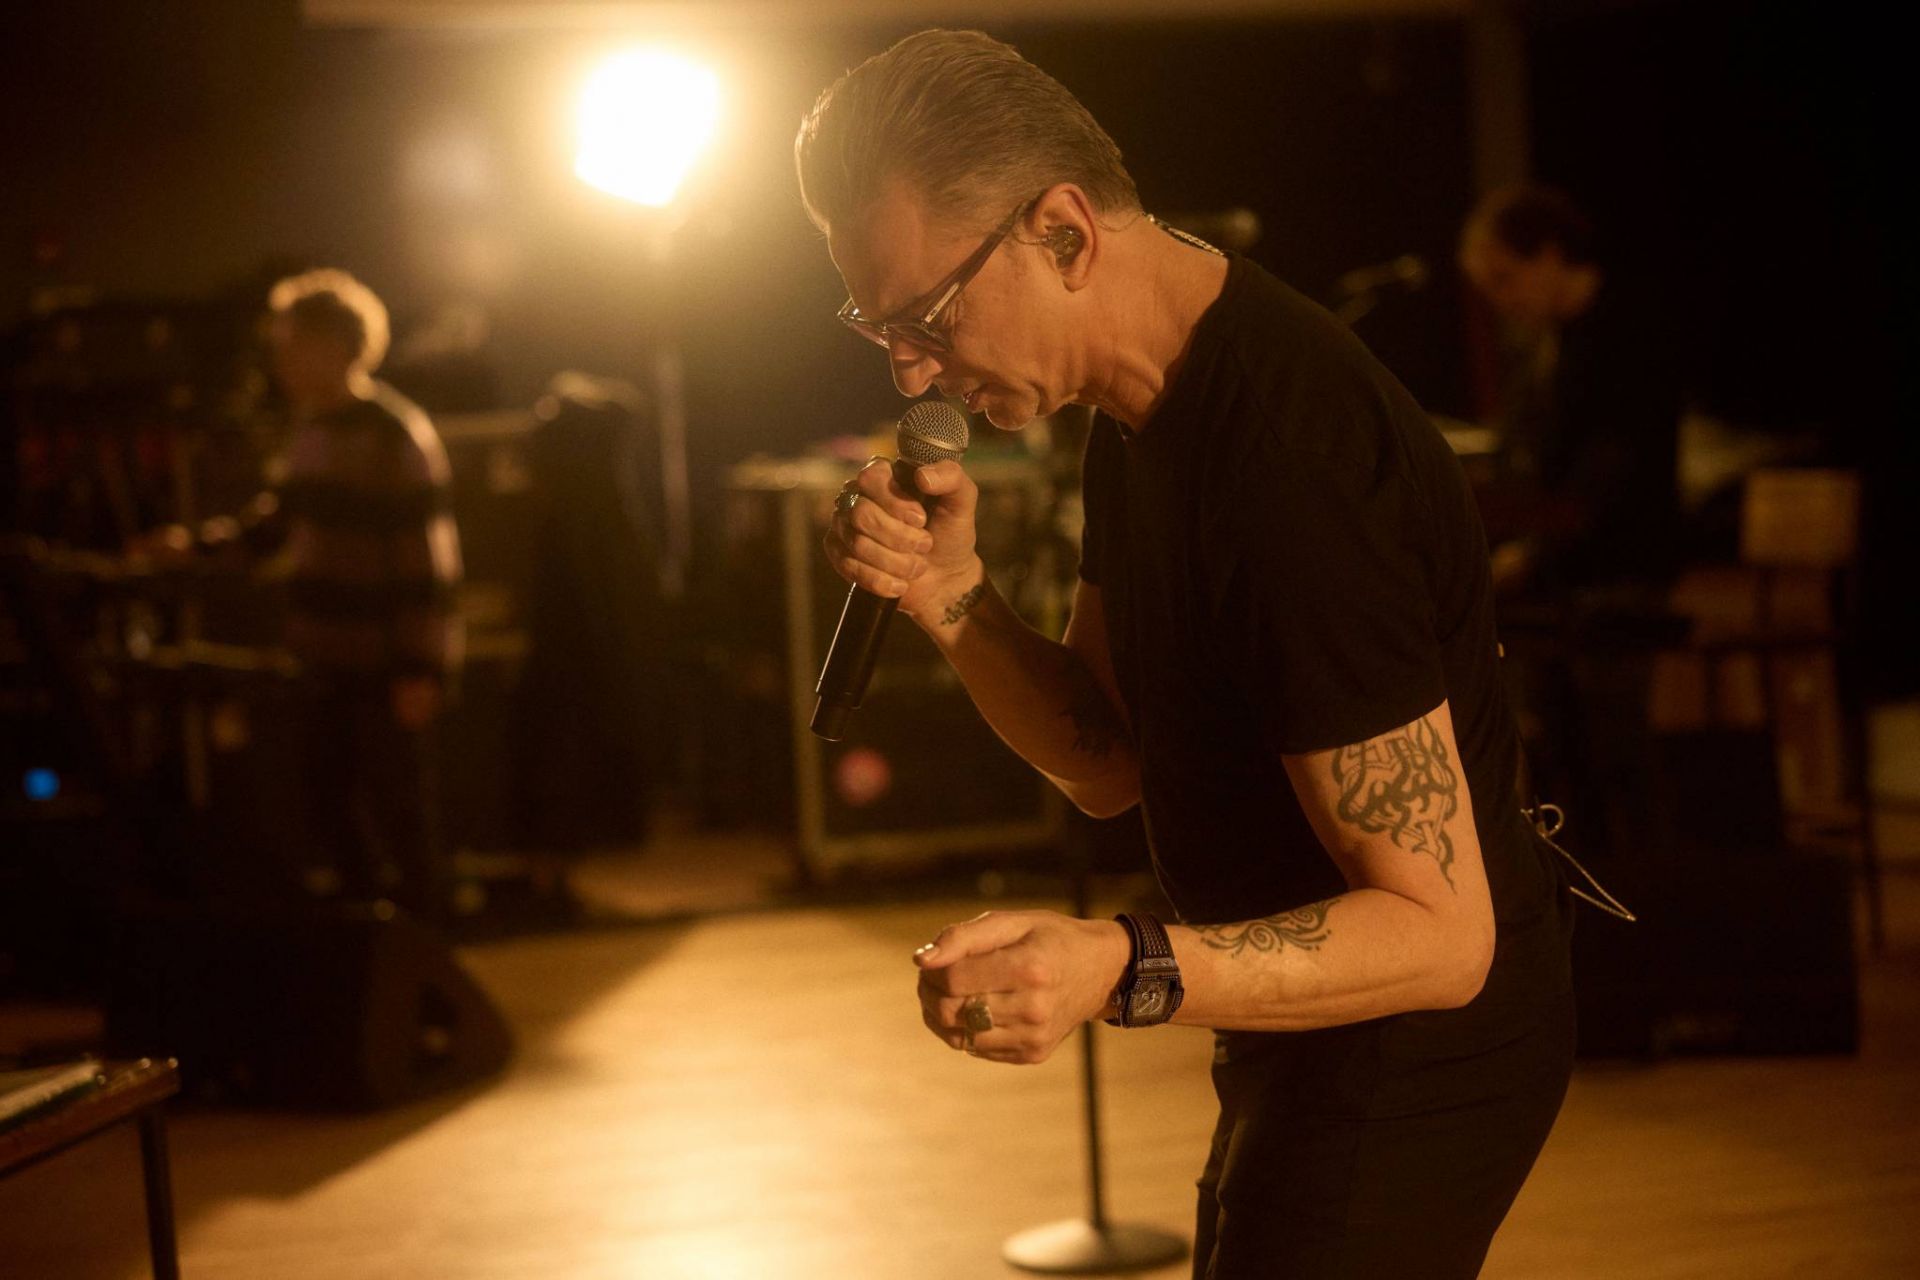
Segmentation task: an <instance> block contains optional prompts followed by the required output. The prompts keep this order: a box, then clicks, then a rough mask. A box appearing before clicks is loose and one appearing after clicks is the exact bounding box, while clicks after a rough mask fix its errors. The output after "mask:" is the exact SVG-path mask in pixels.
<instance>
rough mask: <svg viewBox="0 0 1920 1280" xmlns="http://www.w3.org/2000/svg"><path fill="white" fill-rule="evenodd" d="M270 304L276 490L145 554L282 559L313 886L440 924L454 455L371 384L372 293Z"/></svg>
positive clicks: (334, 274)
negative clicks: (279, 410) (285, 416)
mask: <svg viewBox="0 0 1920 1280" xmlns="http://www.w3.org/2000/svg"><path fill="white" fill-rule="evenodd" d="M268 306H269V316H268V324H267V333H268V340H269V344H270V349H271V354H272V360H273V371H274V375H275V377H276V378H277V380H278V381H279V383H280V386H281V388H282V389H283V391H284V392H285V394H286V397H287V401H288V405H289V407H290V409H291V411H292V418H293V424H292V433H291V436H290V438H289V440H288V442H287V446H286V448H285V450H284V451H283V453H282V454H281V456H280V457H279V458H277V459H276V460H275V462H274V464H273V465H272V467H271V469H270V476H271V484H270V487H269V488H268V489H267V490H266V491H265V492H263V493H261V494H260V495H259V496H258V497H256V498H255V499H254V500H253V502H252V503H250V504H249V505H248V507H247V508H246V510H245V511H243V512H242V513H240V514H239V515H238V516H223V517H216V518H215V519H212V520H209V521H207V522H205V524H203V525H202V526H201V527H200V528H199V529H198V530H188V529H186V528H182V527H175V528H172V529H168V530H162V531H161V532H160V533H159V534H158V535H155V536H151V537H149V538H148V539H146V540H144V543H143V545H142V547H141V548H140V549H141V550H145V551H147V552H149V553H159V554H161V555H180V554H190V553H193V552H214V553H217V552H222V551H226V552H229V553H231V554H235V555H242V556H249V557H256V558H257V557H267V556H272V557H274V560H275V569H276V571H277V573H278V574H279V575H282V576H284V577H285V579H286V584H287V611H286V632H285V643H286V646H287V648H288V649H289V650H291V651H292V653H293V654H294V656H295V657H297V658H298V659H299V660H300V662H301V665H302V668H303V681H302V683H303V688H304V696H303V698H302V710H303V714H302V716H301V724H300V736H301V740H302V752H301V764H302V768H303V774H304V776H303V778H302V779H301V786H300V792H301V794H302V795H303V796H305V798H306V804H305V812H304V814H302V815H300V816H302V817H304V819H305V822H304V827H305V830H306V832H307V833H308V834H310V836H311V837H312V838H313V839H314V840H315V841H316V843H317V845H318V848H317V850H316V852H318V853H319V855H320V856H321V857H322V858H323V859H324V860H325V861H324V863H323V864H322V865H321V866H319V867H317V868H315V869H314V872H313V873H311V874H310V875H309V882H310V883H309V887H310V888H313V889H317V890H320V891H323V892H331V891H334V890H336V889H337V890H338V891H340V892H343V893H344V894H345V895H346V896H347V897H349V898H353V899H364V900H371V899H376V898H391V899H394V900H397V901H399V902H400V903H401V904H402V905H404V906H406V907H408V908H410V909H412V910H414V911H416V912H418V913H420V914H423V915H425V916H427V917H429V918H431V917H433V916H436V915H438V914H440V912H441V910H442V908H443V907H444V905H445V904H444V899H445V896H446V882H447V880H448V876H447V875H446V871H445V866H444V861H445V860H444V856H443V854H442V850H441V848H440V845H439V837H438V831H437V823H436V821H435V814H434V787H433V780H434V773H433V767H432V760H431V755H430V749H429V738H428V730H429V728H430V726H431V725H432V724H433V722H434V720H435V718H436V717H437V716H438V715H439V713H440V711H441V708H442V706H443V704H444V702H445V700H446V698H447V696H448V694H449V691H450V689H451V687H452V685H453V682H454V680H455V679H456V677H457V675H458V672H459V667H460V661H461V655H462V647H463V635H462V631H461V627H460V622H459V617H458V614H457V613H456V611H455V599H454V596H455V591H456V590H457V588H458V586H459V583H460V577H461V562H460V542H459V535H458V532H457V530H456V529H455V526H454V522H453V515H452V509H451V504H450V496H449V494H450V489H449V486H450V474H449V470H448V465H447V456H446V451H445V449H444V448H443V446H442V445H441V442H440V439H439V437H438V436H437V435H436V434H435V432H434V429H433V426H432V424H431V423H430V422H429V421H428V420H427V417H426V415H425V414H424V413H423V412H422V411H421V410H420V409H419V408H418V407H417V406H415V405H414V404H412V403H411V402H409V401H407V400H406V399H404V398H403V397H401V396H400V395H399V394H398V393H397V392H395V391H393V389H392V388H390V387H388V386H386V385H384V384H383V383H380V382H378V381H376V380H375V379H374V378H373V371H374V370H375V369H376V368H378V367H379V364H380V361H381V358H382V357H383V356H384V355H385V353H386V348H387V335H388V328H387V312H386V308H385V307H384V306H383V305H382V304H381V302H380V299H379V298H378V297H376V296H375V295H374V293H373V291H372V290H370V289H368V288H367V287H366V286H365V285H363V284H361V283H360V282H359V281H358V280H356V279H354V278H353V277H352V276H350V275H348V274H347V273H345V272H343V271H335V270H320V271H312V272H308V273H305V274H302V275H296V276H291V277H289V278H287V279H284V280H282V281H280V282H279V283H278V284H276V285H275V286H274V287H273V290H272V292H271V294H270V295H269V298H268Z"/></svg>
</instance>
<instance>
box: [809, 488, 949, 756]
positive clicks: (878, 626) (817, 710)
mask: <svg viewBox="0 0 1920 1280" xmlns="http://www.w3.org/2000/svg"><path fill="white" fill-rule="evenodd" d="M917 469H918V468H917V467H916V466H915V465H914V464H913V463H911V462H908V461H907V460H906V459H905V458H898V459H895V460H894V463H893V478H894V481H895V482H896V483H897V484H899V486H900V487H901V488H903V489H905V490H906V491H907V492H908V493H911V494H913V495H914V496H915V497H916V498H919V500H920V505H921V507H922V508H923V509H924V508H925V506H926V499H925V498H924V497H923V496H921V494H920V491H919V490H918V489H917V488H916V487H915V486H914V483H913V474H914V472H915V471H916V470H917ZM899 608H900V601H899V599H898V598H897V597H894V596H878V595H875V594H874V593H873V592H871V591H868V590H867V589H866V588H864V587H858V586H856V587H851V588H849V589H848V591H847V603H846V604H845V605H844V606H843V607H842V608H841V610H840V623H839V625H838V626H836V627H835V628H834V630H833V643H832V644H830V645H828V646H827V661H826V665H825V666H823V667H821V669H820V680H819V683H817V684H815V685H814V687H813V692H814V694H815V695H816V696H817V697H818V698H819V701H818V702H816V703H815V704H814V707H813V720H812V722H811V723H810V724H809V725H808V727H809V728H810V729H812V730H813V733H814V736H815V737H819V738H824V739H826V740H827V741H828V742H838V741H840V739H841V738H843V737H845V736H846V732H847V721H848V720H849V719H850V718H851V717H852V715H853V712H854V711H855V710H856V709H857V708H858V707H859V706H860V703H861V701H862V700H863V699H864V698H865V697H866V696H867V684H868V682H869V681H871V680H872V679H873V668H874V666H875V664H876V663H878V662H879V661H880V648H881V646H882V644H883V643H885V641H886V638H887V624H888V623H890V622H892V621H893V615H894V614H895V613H896V612H898V611H899Z"/></svg>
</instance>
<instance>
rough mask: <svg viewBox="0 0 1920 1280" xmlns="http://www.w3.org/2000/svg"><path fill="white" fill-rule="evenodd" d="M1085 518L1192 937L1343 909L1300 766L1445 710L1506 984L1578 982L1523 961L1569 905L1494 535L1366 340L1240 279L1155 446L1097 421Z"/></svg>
mask: <svg viewBox="0 0 1920 1280" xmlns="http://www.w3.org/2000/svg"><path fill="white" fill-rule="evenodd" d="M1085 500H1086V532H1085V536H1084V541H1083V548H1082V557H1081V567H1080V572H1081V576H1082V577H1083V578H1085V579H1086V580H1087V581H1088V582H1089V583H1092V584H1094V585H1096V586H1098V587H1099V588H1100V590H1101V598H1102V601H1103V603H1104V606H1105V613H1106V622H1107V631H1108V639H1109V644H1110V646H1111V649H1112V654H1113V663H1114V668H1115V672H1116V674H1117V676H1118V679H1119V684H1120V690H1121V694H1122V696H1123V698H1124V699H1125V701H1126V705H1127V711H1128V713H1129V715H1130V717H1131V720H1132V725H1133V730H1134V736H1135V739H1136V744H1137V747H1138V751H1139V756H1140V772H1141V795H1142V804H1143V809H1144V817H1145V820H1146V827H1147V833H1148V839H1149V842H1150V845H1151V848H1152V851H1153V856H1154V863H1155V868H1156V870H1157V872H1158V874H1159V876H1160V880H1161V883H1162V885H1163V887H1164V888H1165V890H1166V892H1167V894H1168V896H1169V898H1170V899H1171V900H1172V902H1173V904H1174V906H1175V907H1176V908H1177V909H1178V910H1179V912H1180V915H1181V917H1182V918H1183V919H1186V920H1190V921H1203V922H1211V921H1226V920H1240V919H1249V918H1254V917H1259V916H1264V915H1269V914H1272V913H1274V912H1277V911H1281V910H1285V909H1287V908H1291V907H1296V906H1300V905H1302V904H1305V903H1307V902H1311V901H1315V900H1317V899H1320V898H1324V897H1327V896H1330V895H1332V894H1337V893H1340V892H1343V891H1344V890H1345V889H1346V887H1347V886H1346V883H1345V880H1344V879H1343V878H1342V876H1341V875H1340V873H1339V870H1338V869H1337V867H1336V866H1335V864H1334V863H1333V860H1332V859H1331V858H1330V857H1329V856H1328V854H1327V853H1326V851H1325V849H1324V848H1323V847H1322V846H1321V844H1320V841H1319V839H1318V838H1317V837H1316V836H1315V835H1314V833H1313V830H1312V828H1311V827H1310V826H1309V825H1308V823H1307V819H1306V815H1305V813H1304V812H1303V811H1302V809H1301V807H1300V804H1299V800H1298V798H1297V797H1296V796H1295V794H1294V791H1293V786H1292V784H1291V782H1290V781H1289V780H1288V778H1287V776H1286V772H1285V770H1284V767H1283V765H1282V762H1281V759H1280V757H1281V755H1282V754H1283V753H1300V752H1308V751H1315V750H1323V749H1327V748H1331V747H1336V746H1341V745H1344V744H1348V743H1356V742H1361V741H1365V740H1366V739H1369V738H1373V737H1376V736H1378V735H1380V734H1382V733H1385V732H1387V731H1389V730H1391V729H1394V728H1397V727H1398V726H1400V725H1403V724H1407V723H1409V722H1411V721H1414V720H1416V719H1418V718H1419V717H1421V716H1423V715H1425V714H1427V713H1428V712H1430V711H1432V710H1433V709H1434V708H1435V707H1436V706H1438V705H1439V704H1440V702H1441V701H1442V700H1443V699H1444V700H1447V701H1448V702H1449V703H1450V706H1451V710H1452V714H1453V721H1454V732H1455V735H1456V738H1457V740H1458V743H1459V747H1460V753H1461V756H1462V759H1463V762H1464V771H1465V774H1466V778H1467V782H1468V785H1469V787H1470V789H1471V791H1472V796H1473V813H1474V820H1475V823H1476V825H1477V827H1478V830H1479V836H1480V842H1481V846H1482V854H1483V857H1484V860H1485V863H1486V869H1487V878H1488V880H1489V882H1490V885H1491V888H1492V894H1493V902H1494V910H1495V916H1496V920H1497V921H1498V924H1499V927H1500V930H1501V935H1502V938H1501V944H1500V953H1499V954H1498V955H1497V956H1496V961H1495V968H1496V971H1503V970H1505V971H1511V970H1513V969H1514V968H1515V967H1516V966H1519V967H1521V968H1524V969H1527V970H1529V971H1530V972H1529V973H1527V974H1524V975H1523V974H1517V973H1509V974H1508V975H1507V976H1510V977H1512V978H1513V979H1514V980H1517V981H1526V982H1527V985H1529V986H1532V985H1535V984H1534V983H1533V982H1532V981H1530V980H1529V979H1534V978H1540V977H1546V976H1551V977H1552V978H1553V980H1554V981H1555V982H1556V983H1563V982H1564V959H1562V960H1561V961H1560V962H1558V965H1557V972H1556V973H1554V974H1552V975H1548V974H1546V973H1545V972H1544V970H1543V969H1542V966H1543V965H1545V966H1546V968H1555V967H1556V966H1554V965H1553V964H1552V963H1550V962H1545V961H1542V960H1541V958H1540V957H1541V955H1542V954H1543V953H1541V952H1539V951H1537V950H1535V949H1533V948H1530V947H1523V946H1521V943H1522V941H1523V940H1524V939H1525V938H1526V937H1528V936H1530V935H1536V934H1539V933H1541V932H1542V931H1543V930H1544V927H1545V926H1546V925H1547V924H1548V923H1549V922H1550V921H1551V920H1552V919H1554V918H1555V916H1556V913H1557V911H1558V902H1557V893H1558V880H1557V877H1556V873H1555V871H1554V869H1553V868H1552V867H1551V865H1550V864H1549V863H1548V861H1547V857H1548V856H1551V855H1545V856H1543V855H1542V853H1541V852H1540V850H1539V849H1538V847H1537V845H1536V843H1535V842H1534V840H1533V839H1532V837H1531V835H1530V832H1529V830H1528V827H1527V825H1526V823H1525V821H1524V819H1523V818H1522V817H1521V816H1520V813H1519V807H1518V805H1519V802H1518V798H1517V795H1516V782H1515V780H1516V774H1517V770H1518V764H1519V745H1518V734H1517V731H1516V728H1515V725H1514V721H1513V717H1512V714H1511V712H1510V711H1509V708H1508V705H1507V701H1506V698H1505V695H1504V691H1503V688H1502V685H1501V680H1500V670H1499V657H1498V653H1497V648H1496V642H1495V636H1494V620H1493V595H1492V586H1491V582H1490V579H1489V574H1488V565H1487V547H1486V537H1485V535H1484V533H1483V532H1482V530H1481V526H1480V518H1479V514H1478V512H1477V510H1476V508H1475V506H1474V503H1473V498H1472V495H1471V493H1470V491H1469V489H1468V487H1467V482H1466V479H1465V477H1464V475H1463V474H1462V472H1461V470H1460V466H1459V463H1458V462H1457V460H1456V459H1455V457H1454V455H1453V453H1452V451H1451V450H1450V449H1449V448H1448V447H1447V444H1446V442H1445V440H1444V439H1443V438H1442V437H1441V435H1440V433H1439V432H1438V431H1437V430H1435V428H1434V427H1433V425H1432V424H1431V423H1430V422H1429V421H1428V419H1427V417H1426V415H1425V414H1424V413H1423V412H1422V411H1421V409H1420V407H1419V406H1418V405H1417V404H1416V403H1415V402H1414V400H1413V398H1412V396H1410V395H1409V394H1408V393H1407V391H1406V390H1405V389H1404V388H1403V387H1401V386H1400V384H1399V383H1398V382H1397V381H1396V380H1395V379H1394V378H1393V376H1392V375H1391V374H1389V373H1388V372H1387V371H1386V369H1385V368H1383V367H1382V366H1381V365H1380V364H1379V362H1378V361H1376V360H1375V359H1374V358H1373V356H1372V355H1371V354H1370V353H1368V351H1367V350H1366V348H1365V347H1364V346H1362V345H1361V343H1360V342H1359V341H1358V340H1357V339H1356V338H1355V337H1354V336H1353V335H1352V333H1350V332H1349V331H1348V330H1347V329H1346V328H1345V327H1344V326H1342V325H1341V324H1340V323H1339V322H1338V321H1336V320H1334V319H1333V318H1332V317H1331V316H1329V315H1328V314H1327V313H1326V312H1325V311H1323V310H1321V309H1320V308H1319V307H1317V306H1315V305H1314V304H1313V303H1311V302H1309V301H1308V300H1307V299H1305V298H1303V297H1302V296H1301V295H1300V294H1298V293H1296V292H1295V291H1294V290H1292V289H1290V288H1288V287H1287V286H1286V285H1284V284H1282V283H1281V282H1280V281H1278V280H1276V279H1274V278H1273V277H1272V276H1271V275H1269V274H1267V273H1266V272H1265V271H1264V270H1262V269H1261V268H1259V267H1258V266H1256V265H1255V264H1254V263H1252V262H1251V261H1249V260H1247V259H1245V258H1239V257H1234V258H1232V259H1231V261H1230V263H1229V267H1228V274H1227V281H1226V286H1225V289H1224V290H1223V292H1222V293H1221V295H1220V297H1219V299H1218V300H1217V301H1216V302H1215V303H1214V304H1213V306H1212V307H1210V308H1209V309H1208V311H1207V312H1206V314H1205V315H1204V316H1203V317H1202V319H1201V321H1200V323H1199V326H1198V328H1197V329H1196V331H1195V333H1194V335H1193V340H1192V343H1191V345H1190V347H1189V349H1188V352H1187V356H1186V361H1185V364H1184V365H1183V367H1182V368H1181V370H1180V372H1179V373H1178V374H1177V375H1176V378H1175V381H1174V383H1173V385H1172V387H1171V388H1170V389H1169V391H1168V394H1167V397H1166V399H1165V400H1164V402H1163V403H1162V405H1161V407H1160V408H1159V410H1158V411H1157V412H1156V413H1155V415H1154V417H1153V419H1152V421H1151V422H1150V423H1149V424H1148V427H1147V429H1146V430H1145V431H1144V432H1142V433H1140V434H1139V435H1138V436H1134V435H1131V434H1130V433H1128V432H1126V430H1125V429H1124V428H1123V427H1121V426H1120V425H1119V424H1118V423H1116V422H1114V421H1112V420H1110V419H1107V418H1105V417H1101V418H1100V419H1098V420H1097V421H1096V423H1095V426H1094V429H1093V434H1092V436H1091V437H1090V439H1089V441H1088V445H1087V455H1086V461H1085ZM1516 950H1526V951H1529V952H1530V954H1531V958H1530V959H1522V958H1521V957H1520V956H1518V955H1517V954H1515V952H1516ZM1497 976H1498V975H1497ZM1494 985H1496V980H1495V979H1491V978H1490V980H1489V986H1490V988H1491V987H1493V986H1494Z"/></svg>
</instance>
